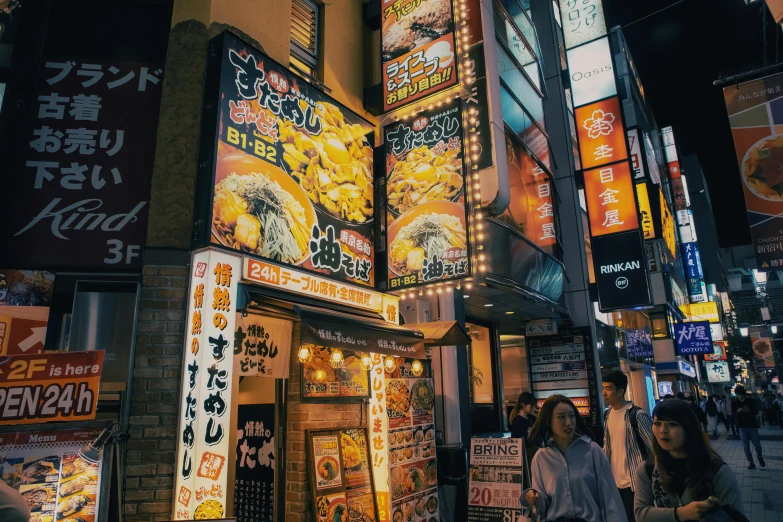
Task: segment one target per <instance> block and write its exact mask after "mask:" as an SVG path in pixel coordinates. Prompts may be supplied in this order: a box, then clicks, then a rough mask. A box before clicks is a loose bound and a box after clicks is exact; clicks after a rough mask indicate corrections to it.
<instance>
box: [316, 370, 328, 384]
mask: <svg viewBox="0 0 783 522" xmlns="http://www.w3.org/2000/svg"><path fill="white" fill-rule="evenodd" d="M313 377H314V378H315V382H324V381H325V380H326V371H324V370H316V371H315V373H314V374H313Z"/></svg>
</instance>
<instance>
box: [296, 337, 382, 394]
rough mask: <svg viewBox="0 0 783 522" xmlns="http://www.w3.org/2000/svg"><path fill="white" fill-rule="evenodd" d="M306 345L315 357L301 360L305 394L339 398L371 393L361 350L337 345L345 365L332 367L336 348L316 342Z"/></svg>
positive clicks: (303, 392) (303, 391)
mask: <svg viewBox="0 0 783 522" xmlns="http://www.w3.org/2000/svg"><path fill="white" fill-rule="evenodd" d="M307 349H308V350H310V352H311V354H312V360H311V361H309V362H306V363H304V364H302V397H303V398H306V399H328V400H334V399H337V400H339V399H341V398H349V399H367V398H368V397H369V396H370V385H369V376H368V374H369V372H368V371H367V369H365V368H363V367H362V361H361V356H360V354H358V353H357V352H352V351H349V350H345V351H342V350H339V349H338V350H337V351H338V352H340V354H341V355H340V358H341V361H342V366H341V367H338V368H333V367H332V360H333V354H334V353H335V351H334V350H333V349H331V348H326V347H323V346H315V345H308V346H307Z"/></svg>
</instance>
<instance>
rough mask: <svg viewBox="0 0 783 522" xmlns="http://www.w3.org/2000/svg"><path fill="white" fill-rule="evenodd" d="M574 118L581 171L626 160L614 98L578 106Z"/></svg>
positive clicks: (615, 99)
mask: <svg viewBox="0 0 783 522" xmlns="http://www.w3.org/2000/svg"><path fill="white" fill-rule="evenodd" d="M575 116H576V131H577V134H578V135H579V154H580V156H581V158H582V168H583V169H589V168H593V167H598V166H600V165H606V164H607V163H613V162H615V161H620V160H624V159H627V158H628V148H627V147H626V145H625V133H624V129H623V119H622V114H621V113H620V100H619V98H617V96H615V97H613V98H609V99H608V100H602V101H599V102H596V103H591V104H590V105H585V106H583V107H579V108H578V109H576V114H575Z"/></svg>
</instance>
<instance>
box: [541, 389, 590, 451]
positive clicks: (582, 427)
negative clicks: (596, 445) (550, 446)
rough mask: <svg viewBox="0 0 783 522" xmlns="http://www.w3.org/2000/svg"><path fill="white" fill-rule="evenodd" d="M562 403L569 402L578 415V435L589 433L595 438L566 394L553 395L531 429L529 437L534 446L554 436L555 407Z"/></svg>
mask: <svg viewBox="0 0 783 522" xmlns="http://www.w3.org/2000/svg"><path fill="white" fill-rule="evenodd" d="M560 403H565V404H568V405H569V406H571V407H572V408H573V409H574V415H576V430H575V432H576V436H577V437H580V436H582V435H587V436H589V437H590V438H591V439H592V438H593V434H592V433H591V432H590V429H589V428H588V427H587V423H586V422H585V419H584V417H582V416H581V415H580V414H579V410H577V409H576V406H574V403H573V402H571V400H570V399H569V398H568V397H566V396H565V395H551V396H550V397H549V398H548V399H547V400H546V401H544V405H543V406H542V407H541V412H540V413H539V414H538V418H537V419H536V423H535V424H533V429H532V430H530V437H529V439H530V442H532V443H533V445H534V446H537V447H542V446H544V445H546V444H547V443H548V442H549V437H551V436H552V414H553V413H554V411H555V407H556V406H557V405H558V404H560Z"/></svg>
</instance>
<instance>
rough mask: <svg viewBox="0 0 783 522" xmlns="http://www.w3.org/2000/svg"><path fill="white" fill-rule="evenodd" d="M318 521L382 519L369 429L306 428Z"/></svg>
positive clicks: (310, 476) (376, 521) (374, 520)
mask: <svg viewBox="0 0 783 522" xmlns="http://www.w3.org/2000/svg"><path fill="white" fill-rule="evenodd" d="M305 438H306V439H307V469H308V478H309V482H310V491H311V494H312V498H313V511H314V513H315V518H314V520H315V521H316V522H332V521H334V520H346V519H350V520H359V521H361V522H378V520H379V519H378V505H377V501H376V498H375V482H374V480H373V474H372V465H371V463H370V446H369V437H368V434H367V428H341V429H326V430H306V431H305Z"/></svg>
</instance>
